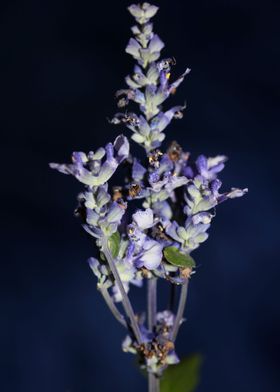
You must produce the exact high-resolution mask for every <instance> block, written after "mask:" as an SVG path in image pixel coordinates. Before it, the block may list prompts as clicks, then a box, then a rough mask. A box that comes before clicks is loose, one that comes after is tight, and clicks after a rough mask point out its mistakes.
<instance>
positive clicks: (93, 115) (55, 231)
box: [0, 0, 280, 392]
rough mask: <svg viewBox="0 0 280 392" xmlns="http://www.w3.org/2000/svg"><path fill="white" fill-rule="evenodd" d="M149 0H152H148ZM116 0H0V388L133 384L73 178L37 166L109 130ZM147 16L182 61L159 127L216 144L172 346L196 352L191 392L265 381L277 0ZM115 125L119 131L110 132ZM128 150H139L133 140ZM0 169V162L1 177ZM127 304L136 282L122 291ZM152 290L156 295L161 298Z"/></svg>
mask: <svg viewBox="0 0 280 392" xmlns="http://www.w3.org/2000/svg"><path fill="white" fill-rule="evenodd" d="M159 3H160V4H159ZM128 4H129V3H128V2H127V1H120V0H118V1H117V0H116V1H113V0H111V1H101V2H100V1H99V2H97V1H93V0H91V1H79V2H78V1H76V2H75V1H72V0H68V1H62V0H56V1H51V0H49V1H44V0H33V1H24V2H13V1H9V2H8V3H7V4H3V3H2V5H1V27H0V37H1V38H0V40H1V44H0V45H1V48H0V49H1V50H0V56H1V59H0V67H1V70H0V71H1V72H0V81H1V83H0V91H1V96H2V99H1V110H0V112H1V115H0V118H1V139H2V143H1V155H2V158H1V161H2V163H1V165H2V169H1V177H2V181H1V183H2V191H1V198H2V200H1V204H2V208H1V213H2V214H1V215H2V218H1V243H2V245H1V270H2V272H1V282H0V290H1V294H2V295H1V324H0V334H1V335H0V336H1V364H0V365H1V366H0V369H1V373H2V374H1V377H0V390H1V391H3V392H38V391H40V392H92V391H98V392H99V391H100V392H102V391H104V392H105V391H111V390H115V391H131V390H133V391H135V392H136V391H143V390H145V388H146V381H145V379H144V378H143V377H142V376H141V375H140V374H139V373H138V370H137V368H136V366H135V365H134V362H133V361H134V358H133V357H132V356H130V355H129V354H124V353H122V352H121V350H120V343H121V340H122V338H123V336H124V331H123V330H122V327H121V326H119V325H118V324H117V322H115V321H114V320H113V319H112V317H111V314H110V313H109V311H108V310H107V309H106V307H105V305H104V304H103V301H102V299H101V297H100V295H99V293H98V292H97V291H96V287H95V286H96V281H95V278H94V276H93V275H92V274H91V272H90V270H89V268H88V266H87V264H86V262H85V260H86V259H87V258H88V257H89V256H90V255H92V254H93V252H94V251H93V246H92V242H91V240H90V239H89V238H88V237H87V236H86V234H85V233H83V232H82V230H81V228H80V225H79V222H78V221H77V220H75V219H74V217H73V215H72V211H73V210H74V208H75V206H76V199H75V198H76V194H77V193H78V191H79V190H80V189H81V187H80V185H79V184H78V183H76V182H75V181H74V180H73V179H72V178H68V177H66V176H62V175H59V174H57V173H55V172H52V171H50V170H49V168H48V165H47V164H48V162H50V161H58V162H62V161H68V160H69V158H70V154H71V152H72V150H85V151H88V150H90V149H95V148H96V147H98V146H101V145H104V144H105V143H106V142H108V141H110V140H112V139H113V138H114V137H115V136H116V135H117V134H118V133H120V132H121V131H122V130H123V129H121V128H117V127H113V126H111V125H110V124H108V123H107V121H106V117H107V116H112V114H113V113H114V112H115V111H116V107H115V101H114V92H115V91H116V90H117V89H119V88H122V87H123V86H124V81H123V78H124V76H125V75H126V74H128V73H129V72H130V71H131V69H132V65H133V62H132V61H131V59H130V57H129V56H128V55H126V54H125V53H124V47H125V45H126V43H127V41H128V38H129V36H130V30H129V27H130V26H131V24H132V18H131V17H130V16H129V15H128V13H127V12H126V10H125V8H126V6H127V5H128ZM157 4H159V5H160V7H161V9H160V13H159V14H158V16H157V17H156V18H155V30H156V31H157V32H158V33H159V35H160V36H161V38H162V39H163V40H164V42H165V43H166V49H165V51H164V55H165V56H175V58H176V60H177V67H176V71H175V72H177V74H180V73H181V72H182V71H183V70H184V67H185V66H189V67H190V68H192V72H191V74H190V75H189V76H188V77H187V80H186V82H185V83H184V85H183V87H180V89H179V90H178V93H177V95H176V96H175V97H174V98H172V100H170V101H172V102H169V105H171V104H174V103H182V102H184V100H185V99H186V100H187V102H188V110H187V111H186V115H185V117H184V119H183V120H182V121H176V122H174V123H173V124H172V125H171V126H170V127H169V128H168V131H167V134H168V140H169V141H171V140H173V139H174V138H175V139H177V140H178V141H179V142H180V143H181V144H182V145H183V146H184V147H185V149H186V150H189V151H192V152H193V154H194V155H197V154H199V153H201V152H204V153H206V154H209V155H214V154H219V153H224V154H226V155H228V156H229V157H230V160H229V162H228V164H227V167H226V170H225V171H224V173H223V175H222V178H223V180H224V189H228V188H229V187H230V186H240V187H245V186H248V188H249V191H250V192H249V194H248V195H247V196H246V197H244V198H243V199H239V200H234V201H230V202H228V203H225V204H224V205H222V206H220V208H219V209H218V215H217V217H216V219H215V221H214V224H213V227H212V228H211V233H210V234H211V235H210V238H209V240H208V242H207V243H205V244H203V246H201V249H200V250H198V251H196V252H195V254H194V255H195V258H196V260H197V261H198V264H199V265H200V267H199V268H198V270H197V274H196V275H195V276H194V278H193V279H192V281H191V290H190V295H189V298H188V308H187V318H188V322H187V323H186V324H185V325H184V327H183V328H182V330H181V333H180V336H179V339H178V351H179V353H180V354H181V355H185V354H188V353H191V352H196V351H199V352H201V353H202V354H203V355H204V358H205V361H204V366H203V377H202V382H201V385H200V388H199V392H224V391H227V392H236V391H238V392H251V391H253V392H264V391H265V392H276V391H279V366H278V365H279V343H280V338H279V330H280V328H279V327H280V314H279V310H280V309H279V299H280V290H279V280H280V275H279V274H280V263H279V257H278V254H279V252H278V247H279V223H278V220H279V215H278V213H279V200H278V199H279V196H278V195H279V193H278V189H277V188H278V181H279V180H278V179H277V174H278V172H277V166H278V159H279V136H278V132H279V124H278V113H277V109H278V108H279V85H280V83H279V82H280V78H279V38H280V28H279V16H280V15H279V14H280V13H279V2H277V1H275V2H273V1H260V0H259V1H258V0H255V1H246V0H245V1H241V0H236V1H230V0H227V1H221V0H220V1H218V0H212V1H211V2H210V1H195V2H187V1H174V0H173V1H171V0H166V1H160V2H157ZM126 132H127V131H126ZM137 151H138V152H139V151H140V150H137ZM3 175H4V176H3ZM133 293H134V294H135V296H136V301H137V304H138V305H140V303H141V302H143V295H144V293H143V292H142V291H139V290H137V289H136V290H134V291H133ZM161 301H162V303H163V299H162V298H161Z"/></svg>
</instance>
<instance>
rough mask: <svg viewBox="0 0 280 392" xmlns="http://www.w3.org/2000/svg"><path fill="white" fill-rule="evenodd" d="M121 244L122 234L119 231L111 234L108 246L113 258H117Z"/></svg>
mask: <svg viewBox="0 0 280 392" xmlns="http://www.w3.org/2000/svg"><path fill="white" fill-rule="evenodd" d="M120 244H121V236H120V233H119V232H118V231H116V232H115V233H114V234H112V235H111V237H109V239H108V246H109V249H110V251H111V254H112V256H113V258H116V257H117V256H118V254H119V250H120Z"/></svg>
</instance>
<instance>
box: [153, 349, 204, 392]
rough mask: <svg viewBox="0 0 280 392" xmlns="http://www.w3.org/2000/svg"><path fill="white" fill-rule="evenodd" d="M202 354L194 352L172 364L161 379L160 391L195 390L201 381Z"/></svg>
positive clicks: (187, 391) (182, 391)
mask: <svg viewBox="0 0 280 392" xmlns="http://www.w3.org/2000/svg"><path fill="white" fill-rule="evenodd" d="M201 364H202V356H201V355H200V354H193V355H191V356H189V357H187V358H184V359H182V360H181V362H180V363H178V365H170V366H169V367H168V368H167V369H166V370H165V372H164V373H163V377H162V379H161V381H160V392H194V391H195V389H196V387H197V386H198V384H199V381H200V370H201Z"/></svg>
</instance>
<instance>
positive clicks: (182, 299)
mask: <svg viewBox="0 0 280 392" xmlns="http://www.w3.org/2000/svg"><path fill="white" fill-rule="evenodd" d="M188 285H189V280H188V279H187V280H186V283H184V284H183V285H182V288H181V293H180V299H179V304H178V310H177V314H176V318H175V322H174V326H173V330H172V332H171V336H170V338H171V340H172V341H173V342H174V341H175V340H176V337H177V334H178V331H179V328H180V325H181V322H182V320H183V315H184V311H185V307H186V301H187V294H188Z"/></svg>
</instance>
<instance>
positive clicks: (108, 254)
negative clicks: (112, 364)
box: [102, 237, 142, 344]
mask: <svg viewBox="0 0 280 392" xmlns="http://www.w3.org/2000/svg"><path fill="white" fill-rule="evenodd" d="M102 251H103V252H104V254H105V257H106V259H107V261H108V264H109V267H110V269H111V271H112V274H113V276H114V279H115V282H116V285H117V286H118V288H119V290H120V293H121V296H122V304H123V307H124V310H125V313H126V315H127V317H128V320H129V322H130V326H131V329H132V331H133V333H134V336H135V339H136V340H137V343H138V344H141V343H142V338H141V332H140V329H139V326H138V324H137V322H136V317H135V314H134V311H133V309H132V306H131V303H130V300H129V298H128V295H127V293H126V291H125V289H124V287H123V284H122V281H121V278H120V275H119V273H118V270H117V268H116V265H115V260H114V258H113V256H112V254H111V251H110V249H109V247H108V239H107V238H106V237H103V239H102Z"/></svg>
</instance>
